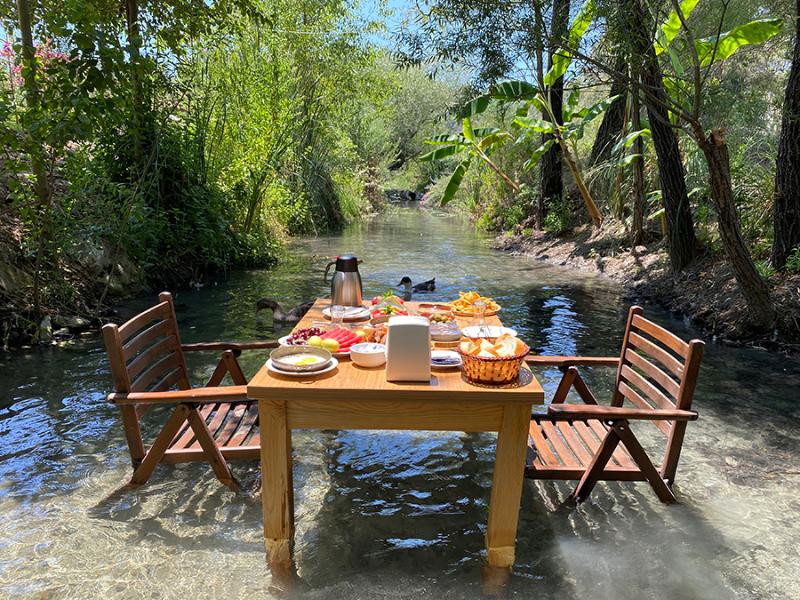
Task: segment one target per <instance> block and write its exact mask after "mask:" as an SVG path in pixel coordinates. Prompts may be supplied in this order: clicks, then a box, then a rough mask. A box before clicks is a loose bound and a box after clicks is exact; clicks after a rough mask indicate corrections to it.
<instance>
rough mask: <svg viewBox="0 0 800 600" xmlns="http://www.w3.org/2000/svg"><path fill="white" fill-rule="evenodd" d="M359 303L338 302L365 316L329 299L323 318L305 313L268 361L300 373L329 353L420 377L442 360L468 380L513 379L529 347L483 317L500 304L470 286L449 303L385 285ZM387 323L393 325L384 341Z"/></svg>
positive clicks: (321, 368) (390, 376)
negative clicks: (403, 294)
mask: <svg viewBox="0 0 800 600" xmlns="http://www.w3.org/2000/svg"><path fill="white" fill-rule="evenodd" d="M365 304H366V306H358V307H347V309H346V310H351V311H353V313H355V312H358V311H364V312H365V313H366V315H368V316H369V317H371V320H370V322H369V323H364V324H358V325H356V324H352V325H351V324H345V323H343V322H342V321H343V320H347V319H346V318H345V319H341V318H339V317H340V315H339V314H338V313H339V312H342V309H344V308H345V307H340V306H337V307H335V308H336V309H337V310H336V313H337V314H336V315H333V316H334V317H335V318H333V319H332V322H331V323H329V324H325V323H324V322H319V321H309V322H307V323H308V324H313V325H314V326H310V327H300V328H298V329H296V330H295V331H293V332H292V333H291V334H290V335H287V336H285V337H283V338H281V339H280V340H279V341H280V343H281V346H282V348H283V349H284V350H287V351H288V350H289V349H290V348H294V349H295V350H294V353H293V354H291V355H285V356H275V357H273V358H272V359H271V361H270V364H268V366H270V368H271V370H273V371H274V372H276V373H279V374H283V375H288V374H291V375H293V376H297V377H305V376H308V374H309V373H318V374H321V373H327V372H328V371H329V370H331V369H333V368H335V367H333V366H332V364H333V363H332V362H331V360H335V359H333V358H332V356H333V355H335V356H338V357H339V358H340V359H341V358H347V359H349V360H350V361H351V362H352V364H353V365H355V366H356V367H357V368H366V369H378V368H385V369H386V377H387V380H389V381H427V380H428V379H429V377H430V375H429V374H430V368H434V369H448V368H449V369H459V370H461V371H462V374H463V376H464V379H465V380H466V381H468V382H471V383H475V384H477V385H483V384H490V385H494V384H506V383H511V382H513V381H516V378H517V377H518V374H519V369H520V367H521V365H522V363H523V360H524V357H525V355H527V353H528V351H529V349H528V346H527V345H526V344H525V343H524V342H523V341H521V340H519V339H518V338H517V337H516V332H515V331H514V330H512V329H509V328H507V327H503V326H501V325H499V324H489V323H487V322H486V320H485V318H484V317H486V316H492V315H495V314H497V312H498V311H499V310H500V308H501V307H500V305H499V304H498V303H497V302H496V301H495V300H494V299H492V298H490V297H487V296H483V295H481V294H480V293H479V292H477V291H474V290H473V291H467V292H459V297H458V299H457V300H455V301H453V302H450V303H440V302H423V303H419V304H417V303H412V304H410V305H408V306H407V305H406V304H405V302H404V301H403V299H402V298H400V297H398V296H397V295H395V294H394V293H393V292H392V291H388V292H386V293H385V294H384V295H381V296H375V297H374V298H372V300H371V301H368V302H366V303H365ZM324 310H325V309H323V312H324ZM328 310H329V311H330V310H331V309H330V308H329V309H328ZM411 315H417V316H411ZM326 316H327V315H326ZM353 316H354V315H353ZM465 320H466V321H467V322H465ZM469 321H471V323H470V322H469ZM391 324H393V325H394V327H395V329H396V331H394V338H393V342H391V343H389V337H390V336H389V335H388V332H389V329H390V327H389V325H391ZM419 327H421V328H422V329H420V330H419V332H418V331H417V328H419ZM462 328H463V329H462ZM423 330H424V331H423ZM417 334H419V335H417ZM387 344H388V346H387ZM317 352H323V353H325V354H324V355H323V356H320V355H318V354H316V353H317ZM325 355H327V356H330V357H331V358H326V357H325ZM417 362H418V363H419V364H418V365H417ZM384 365H386V366H385V367H384Z"/></svg>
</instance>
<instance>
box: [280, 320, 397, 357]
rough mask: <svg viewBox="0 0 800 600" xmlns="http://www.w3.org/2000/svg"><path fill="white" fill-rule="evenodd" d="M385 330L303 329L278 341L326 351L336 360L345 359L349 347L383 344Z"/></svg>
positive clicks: (381, 327)
mask: <svg viewBox="0 0 800 600" xmlns="http://www.w3.org/2000/svg"><path fill="white" fill-rule="evenodd" d="M386 332H387V329H386V327H385V326H380V327H362V328H360V329H357V330H355V331H353V330H351V329H348V328H347V327H336V328H334V329H330V330H328V331H326V330H324V329H322V328H320V327H304V328H302V329H298V330H297V331H295V332H294V333H292V334H291V335H287V336H284V337H282V338H280V339H279V340H278V343H280V345H281V346H311V347H313V348H322V349H324V350H327V351H328V352H330V353H331V354H333V355H334V356H336V357H338V358H344V357H347V356H348V355H349V354H350V347H351V346H353V345H354V344H359V343H362V342H374V343H379V344H380V343H383V342H384V341H385V340H386Z"/></svg>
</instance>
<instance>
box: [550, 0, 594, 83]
mask: <svg viewBox="0 0 800 600" xmlns="http://www.w3.org/2000/svg"><path fill="white" fill-rule="evenodd" d="M594 15H595V3H594V0H586V3H585V4H584V5H583V6H582V7H581V9H580V11H578V14H577V15H575V19H574V20H573V21H572V25H570V28H569V36H568V41H567V47H566V48H560V49H559V50H558V51H557V52H556V53H555V55H554V56H553V64H552V65H551V66H550V69H549V70H548V71H547V73H546V74H545V76H544V84H545V85H553V84H554V83H555V82H556V81H558V80H559V79H560V78H561V77H563V76H564V74H565V73H566V72H567V69H568V68H569V64H570V62H572V57H573V53H572V51H571V49H574V48H577V47H578V46H579V45H580V43H581V40H582V39H583V36H584V34H585V33H586V30H587V29H589V25H591V23H592V20H593V19H594Z"/></svg>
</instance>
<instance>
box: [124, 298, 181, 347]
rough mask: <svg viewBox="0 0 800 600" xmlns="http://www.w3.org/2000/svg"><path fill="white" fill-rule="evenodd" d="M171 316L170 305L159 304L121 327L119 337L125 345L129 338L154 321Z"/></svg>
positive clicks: (165, 303) (166, 303)
mask: <svg viewBox="0 0 800 600" xmlns="http://www.w3.org/2000/svg"><path fill="white" fill-rule="evenodd" d="M169 316H170V310H169V303H168V302H159V303H158V304H156V305H155V306H151V307H150V308H148V309H147V310H145V311H143V312H140V313H139V314H138V315H136V316H135V317H133V318H131V319H130V320H128V321H126V322H125V323H123V324H122V325H120V326H119V335H120V337H121V338H122V342H123V344H125V343H126V342H127V341H128V340H129V338H131V337H133V335H134V334H136V332H138V331H139V330H140V329H142V328H143V327H144V326H145V325H147V324H148V323H151V322H152V321H162V320H166V319H167V318H169Z"/></svg>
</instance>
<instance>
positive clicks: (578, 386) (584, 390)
mask: <svg viewBox="0 0 800 600" xmlns="http://www.w3.org/2000/svg"><path fill="white" fill-rule="evenodd" d="M573 385H575V391H577V392H578V395H579V396H580V397H581V399H582V400H583V401H584V402H585V403H586V404H597V398H595V397H594V394H593V393H592V390H590V389H589V386H588V385H586V382H585V381H584V380H583V377H581V374H580V373H578V372H577V369H576V371H575V383H574V384H573Z"/></svg>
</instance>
